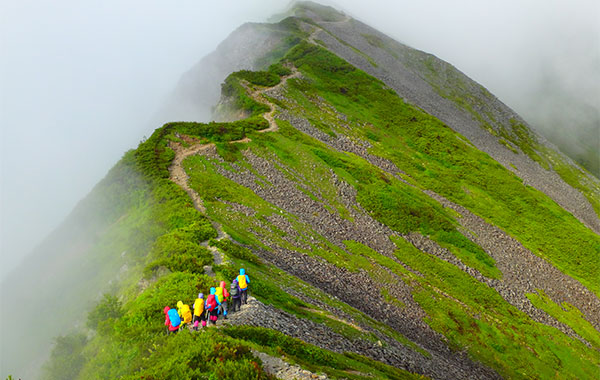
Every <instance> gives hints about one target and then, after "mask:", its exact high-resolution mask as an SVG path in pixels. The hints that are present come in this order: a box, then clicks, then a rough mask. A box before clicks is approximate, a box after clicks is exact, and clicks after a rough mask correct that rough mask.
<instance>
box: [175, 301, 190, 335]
mask: <svg viewBox="0 0 600 380" xmlns="http://www.w3.org/2000/svg"><path fill="white" fill-rule="evenodd" d="M177 314H179V317H180V318H181V328H184V327H185V326H186V325H187V324H188V323H191V322H192V311H191V310H190V306H189V305H187V304H184V303H183V302H182V301H178V302H177Z"/></svg>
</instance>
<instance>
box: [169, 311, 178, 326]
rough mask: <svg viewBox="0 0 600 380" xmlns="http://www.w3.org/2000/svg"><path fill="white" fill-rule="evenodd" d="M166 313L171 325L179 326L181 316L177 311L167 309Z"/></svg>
mask: <svg viewBox="0 0 600 380" xmlns="http://www.w3.org/2000/svg"><path fill="white" fill-rule="evenodd" d="M168 314H169V320H170V321H171V325H172V326H173V327H177V326H179V324H180V323H181V318H179V314H178V313H177V310H175V309H171V310H169V313H168Z"/></svg>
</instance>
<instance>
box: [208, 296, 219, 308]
mask: <svg viewBox="0 0 600 380" xmlns="http://www.w3.org/2000/svg"><path fill="white" fill-rule="evenodd" d="M215 307H217V301H215V295H214V294H211V295H210V296H208V297H207V298H206V310H209V311H212V310H213V309H214V308H215Z"/></svg>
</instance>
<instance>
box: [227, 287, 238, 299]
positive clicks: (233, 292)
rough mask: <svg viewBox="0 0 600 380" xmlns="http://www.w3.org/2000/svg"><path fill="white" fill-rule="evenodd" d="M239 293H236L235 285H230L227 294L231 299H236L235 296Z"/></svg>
mask: <svg viewBox="0 0 600 380" xmlns="http://www.w3.org/2000/svg"><path fill="white" fill-rule="evenodd" d="M239 293H240V292H239V291H238V287H237V286H235V284H231V289H230V290H229V294H230V295H231V296H232V297H233V298H237V295H238V294H239Z"/></svg>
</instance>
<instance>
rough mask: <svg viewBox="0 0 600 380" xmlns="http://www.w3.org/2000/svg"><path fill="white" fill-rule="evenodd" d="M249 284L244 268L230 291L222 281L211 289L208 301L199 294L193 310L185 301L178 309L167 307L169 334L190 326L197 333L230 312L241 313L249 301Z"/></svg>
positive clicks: (166, 324) (179, 304) (165, 309)
mask: <svg viewBox="0 0 600 380" xmlns="http://www.w3.org/2000/svg"><path fill="white" fill-rule="evenodd" d="M249 284H250V278H249V277H248V275H247V274H246V270H245V269H243V268H242V269H240V274H239V275H238V276H237V277H236V278H235V279H233V281H231V286H230V287H229V291H227V286H226V284H225V281H221V283H220V284H219V285H218V286H216V287H212V288H210V294H209V295H208V296H207V297H206V299H205V298H204V293H200V294H198V298H196V301H194V304H193V305H192V308H191V309H190V306H189V305H187V304H184V303H183V301H179V302H177V309H172V308H170V307H169V306H165V308H164V313H165V326H167V334H170V333H173V332H177V331H179V330H180V329H183V328H185V327H187V326H188V325H189V324H192V328H193V329H194V330H196V331H198V329H199V328H202V327H206V324H207V323H210V324H212V325H216V324H217V320H218V319H219V315H222V316H223V318H225V319H227V313H228V312H232V313H234V312H235V311H236V310H237V311H239V310H240V309H241V307H242V304H244V305H245V304H246V302H247V301H248V285H249ZM228 303H231V306H232V307H231V309H229V308H228ZM207 321H208V322H207Z"/></svg>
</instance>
